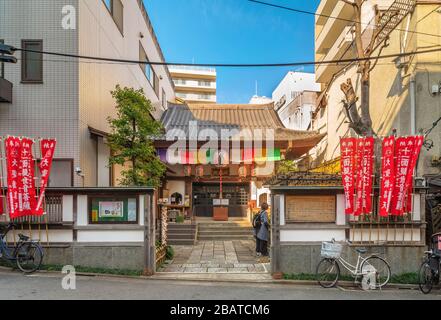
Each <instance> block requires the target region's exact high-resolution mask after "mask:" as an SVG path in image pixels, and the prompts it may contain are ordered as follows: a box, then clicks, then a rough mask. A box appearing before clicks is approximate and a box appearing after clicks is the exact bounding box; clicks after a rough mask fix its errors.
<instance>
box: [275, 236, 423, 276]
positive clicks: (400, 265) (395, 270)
mask: <svg viewBox="0 0 441 320" xmlns="http://www.w3.org/2000/svg"><path fill="white" fill-rule="evenodd" d="M355 248H357V247H345V248H344V249H343V255H342V256H343V258H344V259H345V260H346V261H348V262H350V263H352V264H355V263H356V261H357V253H356V252H355ZM320 249H321V244H292V243H285V244H282V245H281V246H280V270H281V271H282V272H283V273H286V274H291V273H295V274H298V273H308V274H315V272H316V267H317V264H318V263H319V261H320V260H321V257H320ZM367 249H368V252H367V254H365V255H364V256H367V255H369V254H371V253H379V255H380V256H381V257H383V258H385V259H386V260H387V261H388V262H389V265H390V267H391V272H392V274H393V275H394V274H402V273H407V272H418V269H419V267H420V265H421V262H422V258H423V256H424V251H425V250H426V248H425V247H424V246H413V247H405V246H393V247H392V246H386V247H367ZM340 269H341V271H342V273H347V271H346V269H344V268H343V267H342V266H340Z"/></svg>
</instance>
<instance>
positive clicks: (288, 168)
mask: <svg viewBox="0 0 441 320" xmlns="http://www.w3.org/2000/svg"><path fill="white" fill-rule="evenodd" d="M297 170H298V168H297V164H296V163H295V162H294V161H293V160H282V161H280V162H279V165H278V167H277V174H288V173H290V172H294V171H297Z"/></svg>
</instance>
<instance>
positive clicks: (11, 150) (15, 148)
mask: <svg viewBox="0 0 441 320" xmlns="http://www.w3.org/2000/svg"><path fill="white" fill-rule="evenodd" d="M5 154H6V173H7V184H8V193H7V202H8V208H9V216H10V218H11V219H14V218H17V217H19V216H20V211H19V209H20V208H19V204H18V186H19V170H20V154H21V140H20V138H17V137H7V138H6V140H5Z"/></svg>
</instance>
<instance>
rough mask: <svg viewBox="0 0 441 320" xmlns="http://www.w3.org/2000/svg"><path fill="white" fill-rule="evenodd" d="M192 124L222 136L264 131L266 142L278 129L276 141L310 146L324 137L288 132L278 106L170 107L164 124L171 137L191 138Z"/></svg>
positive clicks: (308, 133) (315, 133) (170, 105)
mask: <svg viewBox="0 0 441 320" xmlns="http://www.w3.org/2000/svg"><path fill="white" fill-rule="evenodd" d="M190 121H197V129H198V132H200V131H201V130H203V129H206V128H210V129H214V130H215V131H216V133H217V134H218V136H219V137H220V136H221V133H222V132H221V130H222V129H227V130H233V129H237V130H242V129H250V130H254V129H262V130H263V139H265V138H266V137H265V129H274V135H275V137H274V139H275V140H276V141H277V140H278V141H280V140H286V141H289V140H292V141H295V140H302V141H303V140H305V142H307V141H308V142H309V143H307V144H311V143H313V144H315V143H317V142H319V141H320V140H321V139H322V137H323V135H320V134H318V133H317V132H315V131H298V130H291V129H287V128H285V127H284V126H283V123H282V121H281V120H280V119H279V117H278V115H277V113H276V111H275V110H274V105H273V104H272V103H271V104H265V105H249V104H199V103H198V104H190V105H178V104H169V108H168V109H167V110H166V111H165V112H164V114H163V115H162V118H161V122H162V124H163V125H164V128H165V130H166V132H167V135H168V136H173V137H181V136H182V135H183V134H185V137H184V138H188V137H190V134H191V133H192V132H190V126H189V123H190Z"/></svg>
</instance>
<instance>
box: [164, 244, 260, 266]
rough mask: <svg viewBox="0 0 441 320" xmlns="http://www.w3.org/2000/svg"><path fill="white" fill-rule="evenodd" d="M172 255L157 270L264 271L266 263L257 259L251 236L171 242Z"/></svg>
mask: <svg viewBox="0 0 441 320" xmlns="http://www.w3.org/2000/svg"><path fill="white" fill-rule="evenodd" d="M173 249H174V251H175V257H174V259H173V261H171V263H169V264H166V265H165V266H164V267H163V269H162V270H159V271H160V272H183V273H266V272H268V271H269V263H260V262H259V261H258V258H257V257H256V256H255V255H254V250H255V242H254V241H251V240H232V241H199V242H198V243H197V244H196V245H194V246H173Z"/></svg>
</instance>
